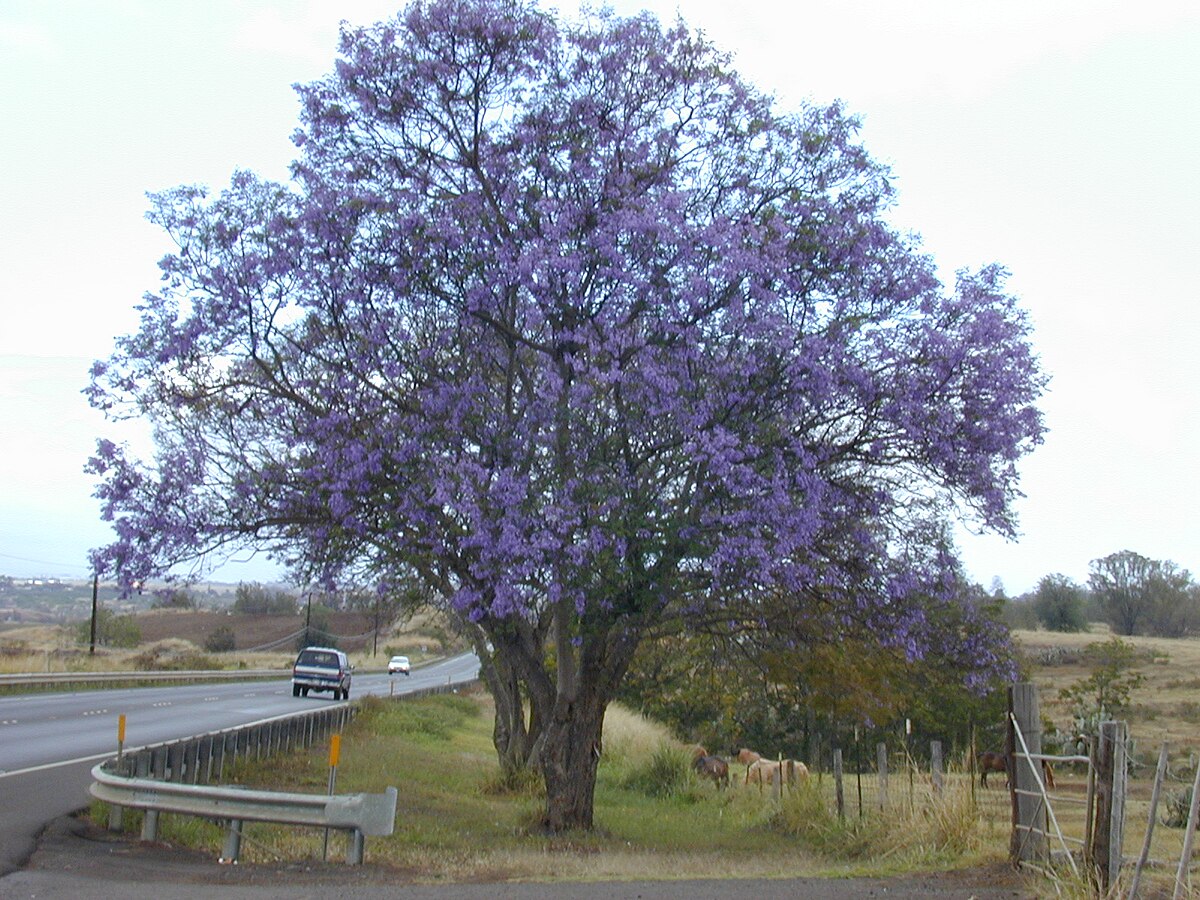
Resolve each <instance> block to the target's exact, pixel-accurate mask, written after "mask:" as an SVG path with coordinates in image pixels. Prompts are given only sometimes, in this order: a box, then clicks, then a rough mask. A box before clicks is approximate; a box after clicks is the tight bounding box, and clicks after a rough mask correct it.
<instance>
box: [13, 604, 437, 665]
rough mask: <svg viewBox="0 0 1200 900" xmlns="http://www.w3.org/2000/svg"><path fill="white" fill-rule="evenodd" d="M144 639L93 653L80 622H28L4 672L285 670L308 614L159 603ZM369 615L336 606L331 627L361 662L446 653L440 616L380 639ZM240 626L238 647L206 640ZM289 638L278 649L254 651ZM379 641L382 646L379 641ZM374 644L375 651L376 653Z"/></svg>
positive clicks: (145, 624) (18, 631) (145, 619)
mask: <svg viewBox="0 0 1200 900" xmlns="http://www.w3.org/2000/svg"><path fill="white" fill-rule="evenodd" d="M136 619H137V624H138V627H139V629H141V633H142V643H141V644H140V645H139V646H138V647H136V648H132V649H122V648H115V647H104V646H98V647H96V649H95V653H89V652H88V646H87V644H81V643H80V642H79V636H78V628H77V626H76V625H61V626H60V625H27V626H20V627H16V628H7V629H5V630H3V631H0V672H2V673H17V672H51V673H54V672H127V671H136V670H145V669H149V668H181V667H183V668H230V669H233V668H247V669H285V668H288V667H290V666H291V664H292V660H293V659H295V656H296V650H295V644H294V640H289V639H288V638H289V636H292V635H294V634H295V633H296V632H297V631H298V630H300V629H302V628H303V627H304V617H303V616H302V615H295V616H268V615H262V616H255V615H250V616H247V615H230V614H228V613H225V612H219V611H213V610H199V611H190V610H189V611H184V610H151V611H149V612H145V613H140V614H138V615H137V616H136ZM372 625H373V621H372V619H371V617H370V616H369V615H368V614H365V613H357V612H335V613H333V614H332V615H331V617H330V626H329V627H330V630H331V631H333V632H334V633H335V634H339V635H350V636H353V637H354V639H352V640H344V641H339V645H340V646H342V647H343V648H344V649H346V650H347V652H348V653H349V655H350V660H351V662H352V663H353V665H354V666H356V667H360V668H365V669H371V668H376V669H378V668H382V667H383V666H384V665H386V663H387V660H388V657H389V655H391V654H392V653H403V654H406V655H407V656H408V657H409V658H410V659H412V661H413V662H420V661H421V660H424V659H428V658H430V657H433V656H437V655H439V654H441V653H442V652H444V650H445V647H444V645H443V640H442V634H441V632H440V631H439V629H438V623H437V622H436V621H435V620H432V619H429V618H422V619H420V620H414V621H412V622H408V623H406V624H405V625H404V626H403V627H402V628H398V629H396V630H395V631H394V632H393V631H387V630H383V631H381V632H380V635H379V639H378V642H376V641H375V640H374V635H373V633H371V634H367V632H369V631H371V629H372ZM222 626H228V627H230V628H232V629H233V630H234V634H235V637H236V640H237V646H238V647H239V648H240V649H238V650H234V651H231V652H229V653H209V652H207V651H205V650H204V642H205V639H206V638H207V637H208V636H209V635H210V634H211V633H212V632H213V631H214V630H215V629H217V628H219V627H222ZM272 642H282V643H279V646H277V647H273V648H271V649H266V650H259V651H250V650H246V649H245V648H248V647H250V648H253V647H260V646H263V645H267V644H271V643H272ZM376 644H377V646H376ZM373 651H374V652H373Z"/></svg>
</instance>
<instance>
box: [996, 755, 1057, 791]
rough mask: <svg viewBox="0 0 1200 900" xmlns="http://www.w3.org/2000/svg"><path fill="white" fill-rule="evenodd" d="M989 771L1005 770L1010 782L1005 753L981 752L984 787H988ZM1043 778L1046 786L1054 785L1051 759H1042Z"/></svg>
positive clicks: (1007, 781)
mask: <svg viewBox="0 0 1200 900" xmlns="http://www.w3.org/2000/svg"><path fill="white" fill-rule="evenodd" d="M988 772H1003V773H1004V779H1005V783H1009V781H1010V779H1009V778H1008V757H1007V756H1005V755H1004V754H1003V753H993V752H992V751H991V750H986V751H984V752H983V753H980V754H979V783H980V785H982V786H983V787H987V777H988ZM1042 780H1043V781H1044V782H1045V785H1046V787H1048V788H1052V787H1054V768H1053V767H1052V766H1051V765H1050V761H1049V760H1045V759H1043V760H1042Z"/></svg>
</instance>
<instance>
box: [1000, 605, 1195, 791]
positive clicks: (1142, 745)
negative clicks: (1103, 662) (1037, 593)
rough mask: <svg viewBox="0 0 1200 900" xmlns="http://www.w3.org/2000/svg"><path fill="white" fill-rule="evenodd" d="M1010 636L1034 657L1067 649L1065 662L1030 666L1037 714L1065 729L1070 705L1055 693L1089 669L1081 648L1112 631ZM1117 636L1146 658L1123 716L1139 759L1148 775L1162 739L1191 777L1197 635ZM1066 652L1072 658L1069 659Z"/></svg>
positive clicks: (1177, 767)
mask: <svg viewBox="0 0 1200 900" xmlns="http://www.w3.org/2000/svg"><path fill="white" fill-rule="evenodd" d="M1013 637H1014V639H1015V640H1016V642H1017V645H1018V646H1019V647H1021V648H1022V650H1024V651H1025V652H1026V653H1027V654H1029V655H1030V656H1031V658H1033V659H1034V660H1035V661H1036V660H1037V659H1039V658H1041V659H1047V658H1051V657H1052V656H1053V651H1054V648H1061V649H1062V650H1065V651H1068V652H1069V653H1068V656H1067V659H1066V661H1064V662H1061V663H1057V664H1051V665H1048V664H1045V663H1040V664H1035V665H1034V666H1033V669H1032V677H1033V682H1034V683H1035V684H1036V685H1037V686H1038V697H1039V703H1040V706H1041V712H1042V717H1043V718H1045V719H1049V720H1050V721H1051V722H1053V723H1054V724H1055V726H1056V727H1058V728H1059V729H1062V730H1064V731H1066V730H1068V729H1069V728H1070V725H1071V708H1070V705H1069V704H1068V703H1067V702H1066V701H1064V700H1063V699H1062V698H1061V697H1060V692H1061V690H1062V689H1063V688H1065V687H1069V686H1070V685H1072V684H1073V683H1075V682H1077V681H1080V680H1082V679H1084V678H1087V677H1088V676H1089V675H1090V674H1091V668H1090V667H1089V666H1088V665H1087V663H1086V662H1085V660H1084V659H1083V654H1082V651H1083V649H1084V648H1085V647H1086V646H1087V645H1089V644H1101V643H1104V642H1105V641H1108V640H1110V639H1111V638H1112V634H1111V633H1110V632H1109V630H1108V629H1107V628H1104V629H1099V628H1097V629H1095V630H1093V631H1091V632H1083V633H1078V634H1060V633H1056V632H1048V631H1015V632H1013ZM1121 640H1122V641H1125V642H1126V643H1128V644H1130V645H1131V646H1132V647H1134V648H1135V649H1136V650H1138V651H1140V652H1141V653H1142V654H1143V656H1144V659H1145V662H1144V664H1143V665H1142V666H1141V668H1140V672H1141V674H1142V675H1143V676H1145V682H1144V683H1143V684H1142V685H1141V686H1140V687H1139V688H1137V689H1136V690H1135V691H1134V692H1133V694H1132V696H1131V698H1130V699H1131V703H1130V709H1129V710H1128V712H1127V714H1126V715H1125V718H1126V720H1127V721H1128V722H1129V734H1130V737H1131V738H1132V739H1133V740H1134V742H1135V744H1134V752H1135V754H1136V755H1137V759H1138V762H1139V763H1140V764H1141V765H1143V766H1149V767H1150V768H1151V775H1152V774H1153V766H1154V764H1155V763H1156V761H1157V759H1158V750H1159V747H1160V746H1161V745H1162V742H1163V741H1167V742H1168V744H1169V745H1170V758H1171V762H1172V772H1173V773H1174V774H1175V775H1176V776H1179V777H1182V776H1183V774H1184V770H1187V769H1190V772H1187V773H1186V774H1187V777H1188V778H1189V779H1190V777H1191V775H1192V774H1194V771H1195V769H1194V768H1193V765H1194V763H1193V762H1191V761H1192V760H1194V759H1195V758H1196V756H1197V754H1200V639H1198V638H1179V639H1171V638H1155V637H1142V636H1132V637H1122V638H1121ZM1046 651H1051V652H1050V653H1047V652H1046ZM1060 652H1061V651H1060ZM1071 655H1074V657H1075V658H1074V659H1071Z"/></svg>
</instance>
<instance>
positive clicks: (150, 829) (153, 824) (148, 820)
mask: <svg viewBox="0 0 1200 900" xmlns="http://www.w3.org/2000/svg"><path fill="white" fill-rule="evenodd" d="M142 840H143V841H157V840H158V810H157V809H148V810H146V812H145V813H144V814H143V815H142Z"/></svg>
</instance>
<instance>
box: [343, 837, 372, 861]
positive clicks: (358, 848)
mask: <svg viewBox="0 0 1200 900" xmlns="http://www.w3.org/2000/svg"><path fill="white" fill-rule="evenodd" d="M366 844H367V839H366V837H364V836H363V833H362V832H361V831H359V830H358V829H357V828H353V829H351V830H350V840H349V842H348V843H347V845H346V862H347V863H348V864H349V865H352V866H361V865H362V861H363V851H364V850H365V849H366Z"/></svg>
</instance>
